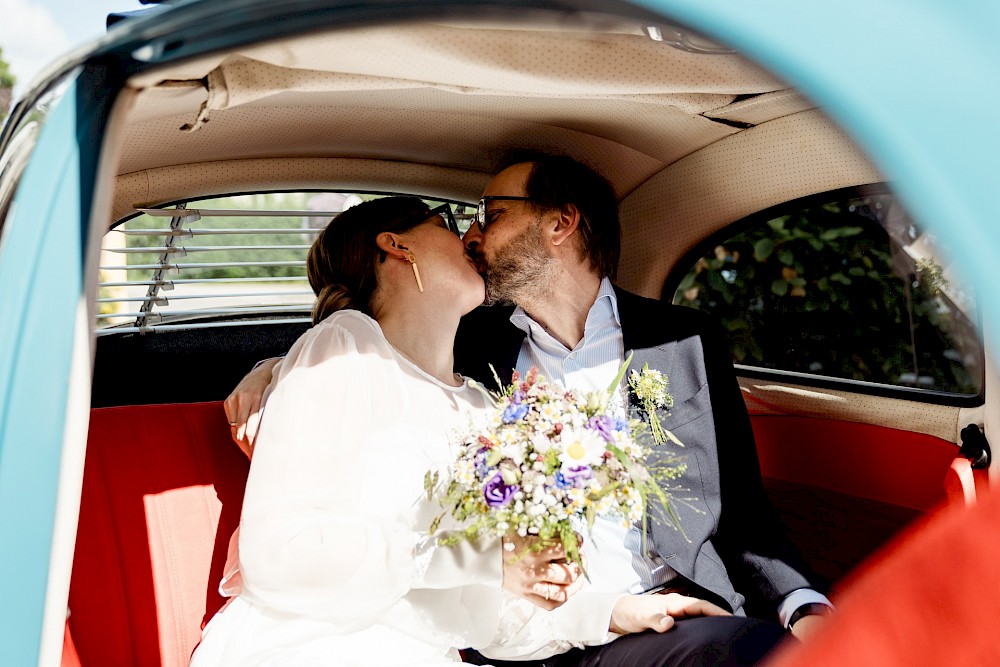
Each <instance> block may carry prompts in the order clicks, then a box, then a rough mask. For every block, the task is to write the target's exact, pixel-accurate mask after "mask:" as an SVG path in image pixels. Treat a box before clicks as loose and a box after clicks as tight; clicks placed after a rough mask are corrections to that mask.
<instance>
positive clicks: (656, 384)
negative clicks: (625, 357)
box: [628, 364, 684, 447]
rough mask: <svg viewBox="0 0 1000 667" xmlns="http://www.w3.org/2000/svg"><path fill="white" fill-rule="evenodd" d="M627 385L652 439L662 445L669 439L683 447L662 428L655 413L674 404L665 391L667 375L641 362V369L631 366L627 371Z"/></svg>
mask: <svg viewBox="0 0 1000 667" xmlns="http://www.w3.org/2000/svg"><path fill="white" fill-rule="evenodd" d="M628 386H629V387H630V388H631V389H632V395H633V396H634V397H635V400H636V402H637V403H638V407H639V411H640V412H641V413H642V414H644V415H645V417H646V422H647V423H648V424H649V430H650V432H651V433H652V434H653V441H654V442H656V444H658V445H662V444H663V443H665V442H666V441H667V440H670V441H671V442H673V443H675V444H677V445H679V446H681V447H683V446H684V445H683V444H682V443H681V441H680V440H678V439H677V438H676V437H674V434H673V433H671V432H670V431H668V430H667V429H665V428H663V424H661V423H660V417H659V416H658V415H657V414H656V409H657V408H662V409H664V410H669V409H670V408H672V407H673V405H674V397H673V396H671V395H670V392H669V391H667V389H668V388H669V386H670V383H669V381H668V380H667V376H665V375H664V374H663V373H661V372H660V371H657V370H653V369H650V367H649V364H643V366H642V370H641V371H637V370H635V369H634V368H633V369H632V372H631V373H629V376H628Z"/></svg>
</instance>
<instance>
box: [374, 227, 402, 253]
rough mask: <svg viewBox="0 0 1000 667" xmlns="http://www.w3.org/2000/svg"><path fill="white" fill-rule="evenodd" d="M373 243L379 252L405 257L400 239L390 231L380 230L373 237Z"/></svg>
mask: <svg viewBox="0 0 1000 667" xmlns="http://www.w3.org/2000/svg"><path fill="white" fill-rule="evenodd" d="M375 245H376V246H378V249H379V251H380V252H382V253H383V254H385V255H389V256H390V257H395V258H397V259H405V258H406V248H405V247H403V244H402V239H400V237H399V236H398V235H396V234H393V233H392V232H382V233H381V234H379V235H378V236H376V237H375Z"/></svg>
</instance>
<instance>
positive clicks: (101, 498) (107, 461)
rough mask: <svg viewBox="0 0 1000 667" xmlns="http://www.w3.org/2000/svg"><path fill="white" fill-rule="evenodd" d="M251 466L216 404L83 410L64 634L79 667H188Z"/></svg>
mask: <svg viewBox="0 0 1000 667" xmlns="http://www.w3.org/2000/svg"><path fill="white" fill-rule="evenodd" d="M248 470H249V462H248V461H247V460H246V458H245V457H244V456H243V455H242V454H241V453H240V451H239V449H238V448H237V447H236V445H235V444H234V443H233V442H232V440H231V439H230V437H229V427H228V425H227V423H226V417H225V414H224V412H223V410H222V404H221V403H220V402H213V403H191V404H178V405H145V406H125V407H114V408H99V409H94V410H91V419H90V435H89V439H88V443H87V460H86V464H85V468H84V479H83V494H82V497H81V504H80V522H79V529H78V534H77V543H76V555H75V559H74V563H73V576H72V581H71V584H70V595H69V609H70V617H69V625H70V631H71V633H72V638H73V641H74V643H75V646H76V650H77V653H78V654H79V658H80V664H81V665H83V666H84V667H87V666H90V665H95V666H96V665H100V666H101V667H107V666H109V665H129V666H136V667H139V666H143V665H186V664H187V663H188V658H189V657H190V655H191V651H192V650H193V649H194V647H195V645H196V644H197V642H198V640H199V639H200V636H201V626H202V624H203V622H204V621H206V620H207V619H208V618H211V616H212V615H213V614H214V613H215V612H216V611H217V610H218V608H219V607H220V606H221V605H222V604H223V603H224V602H225V600H224V598H222V597H221V596H219V594H218V592H217V586H218V582H219V579H220V577H221V574H222V568H223V566H224V565H225V558H226V550H227V546H228V542H229V537H230V535H231V534H232V532H233V530H234V529H235V528H236V526H237V524H238V523H239V518H240V510H241V507H242V504H243V490H244V487H245V485H246V476H247V472H248Z"/></svg>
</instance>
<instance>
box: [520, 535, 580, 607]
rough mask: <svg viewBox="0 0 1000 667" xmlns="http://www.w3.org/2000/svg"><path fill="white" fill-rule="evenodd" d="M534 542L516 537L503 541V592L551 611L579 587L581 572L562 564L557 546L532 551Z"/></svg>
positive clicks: (530, 539) (563, 562)
mask: <svg viewBox="0 0 1000 667" xmlns="http://www.w3.org/2000/svg"><path fill="white" fill-rule="evenodd" d="M536 539H537V538H532V537H528V538H521V537H518V536H516V535H514V536H508V537H505V538H504V539H503V543H504V550H503V588H504V590H507V591H510V592H511V593H514V594H515V595H520V596H521V597H523V598H524V599H525V600H527V601H528V602H531V603H532V604H535V605H538V606H539V607H541V608H542V609H548V610H549V611H551V610H553V609H555V608H556V607H559V606H562V605H563V604H564V603H565V602H566V600H568V599H569V598H570V596H571V595H573V593H575V592H576V591H578V590H579V589H580V587H581V586H583V578H582V577H581V576H580V575H582V574H583V571H582V570H581V569H580V566H579V565H577V564H576V563H571V562H568V561H567V560H566V552H565V551H564V550H563V547H562V544H560V543H559V542H555V543H554V544H552V545H551V546H546V547H545V548H544V549H542V550H541V551H534V550H532V548H531V545H532V544H534V542H535V540H536Z"/></svg>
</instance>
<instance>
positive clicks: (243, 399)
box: [222, 358, 281, 458]
mask: <svg viewBox="0 0 1000 667" xmlns="http://www.w3.org/2000/svg"><path fill="white" fill-rule="evenodd" d="M279 361H281V359H280V358H275V359H268V360H266V361H263V362H261V363H260V365H259V366H257V367H256V368H255V369H253V370H252V371H250V372H249V373H247V374H246V377H244V378H243V379H242V380H240V383H239V384H238V385H236V389H233V393H231V394H229V397H228V398H226V400H225V402H224V403H223V404H222V406H223V407H224V408H225V409H226V418H227V419H229V430H230V432H231V434H232V436H233V440H235V441H236V444H237V445H239V446H240V449H241V450H242V451H243V453H244V454H246V455H247V458H250V457H251V456H253V441H254V440H255V439H256V438H257V428H258V427H259V426H260V408H261V405H260V403H261V399H262V398H263V396H264V390H265V389H267V385H268V384H270V382H271V372H272V371H273V370H274V367H275V366H276V365H277V364H278V362H279Z"/></svg>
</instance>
